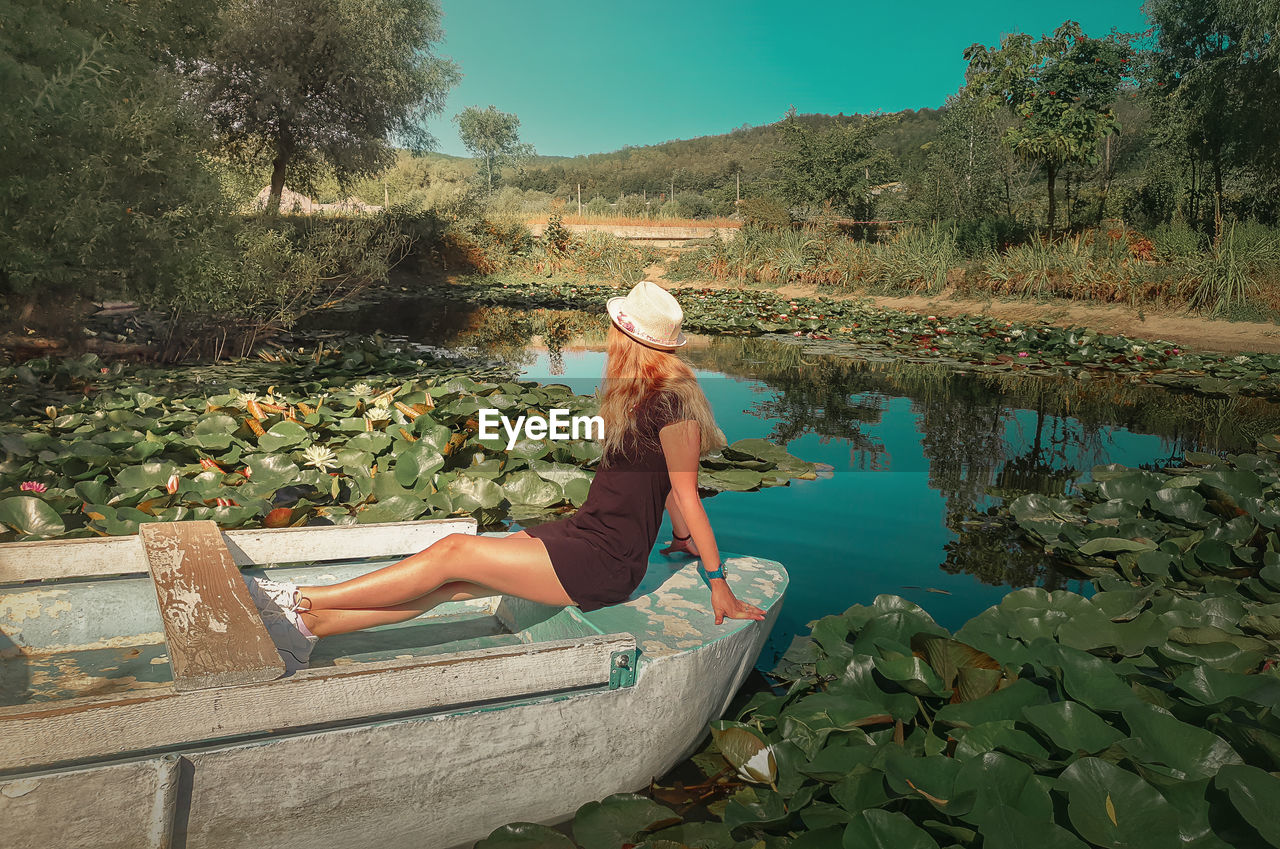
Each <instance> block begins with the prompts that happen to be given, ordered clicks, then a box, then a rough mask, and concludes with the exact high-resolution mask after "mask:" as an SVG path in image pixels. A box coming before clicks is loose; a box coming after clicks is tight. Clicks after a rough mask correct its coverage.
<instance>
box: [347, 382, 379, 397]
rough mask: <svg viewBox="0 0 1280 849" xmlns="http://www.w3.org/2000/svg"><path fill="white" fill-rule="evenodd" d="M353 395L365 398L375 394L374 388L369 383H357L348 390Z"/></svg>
mask: <svg viewBox="0 0 1280 849" xmlns="http://www.w3.org/2000/svg"><path fill="white" fill-rule="evenodd" d="M348 391H349V392H350V393H351V394H352V395H356V396H359V397H364V396H365V395H372V394H373V387H372V386H370V385H369V384H367V383H357V384H356V385H354V386H352V387H351V388H350V389H349V390H348Z"/></svg>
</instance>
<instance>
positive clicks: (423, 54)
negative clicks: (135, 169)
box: [186, 0, 459, 211]
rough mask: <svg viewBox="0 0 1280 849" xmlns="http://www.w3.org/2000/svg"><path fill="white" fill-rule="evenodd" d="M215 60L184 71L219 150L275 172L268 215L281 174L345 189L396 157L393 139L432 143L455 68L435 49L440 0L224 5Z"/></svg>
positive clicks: (417, 145) (279, 0)
mask: <svg viewBox="0 0 1280 849" xmlns="http://www.w3.org/2000/svg"><path fill="white" fill-rule="evenodd" d="M220 23H221V32H220V34H219V37H218V38H217V39H216V41H215V42H214V43H213V44H212V46H211V48H210V50H209V51H208V54H207V55H206V56H205V57H204V58H203V59H202V60H201V61H198V62H193V63H189V64H188V65H187V66H186V70H187V73H188V75H189V77H190V79H191V82H192V89H193V95H194V97H195V99H196V100H197V102H199V103H200V104H201V105H202V107H203V109H204V111H205V112H206V113H207V114H208V116H209V119H210V121H211V123H212V125H213V128H214V132H215V139H216V142H217V144H218V145H219V146H220V147H221V148H222V150H224V151H225V152H226V153H228V154H230V155H231V156H233V157H234V158H236V159H238V160H240V161H242V162H244V163H247V164H250V165H258V166H260V165H265V164H267V163H270V165H271V200H270V209H272V210H273V211H274V210H278V209H279V205H280V193H281V191H282V189H283V188H284V184H285V178H286V176H287V175H289V174H293V175H295V176H296V177H298V178H299V179H300V181H301V182H302V184H303V185H306V184H308V183H309V182H310V181H311V180H312V179H313V178H314V176H315V175H316V174H317V173H320V172H321V171H323V170H326V169H327V170H328V171H331V172H332V173H333V174H334V176H336V177H337V178H338V180H339V182H344V183H345V182H346V181H348V180H351V179H353V178H356V177H362V176H370V175H373V174H376V173H378V172H380V171H382V170H384V169H385V168H386V167H388V166H389V165H390V164H392V163H393V162H394V161H395V148H394V147H393V142H394V143H395V144H398V145H400V146H403V147H406V148H408V149H410V150H412V151H415V152H420V151H424V150H428V149H430V148H431V147H432V146H434V143H435V139H434V138H433V137H432V136H431V134H430V133H429V132H428V131H427V127H426V120H427V118H428V117H430V116H432V115H437V114H439V113H440V111H441V109H442V108H443V106H444V98H445V95H446V94H447V93H448V90H449V88H450V87H451V86H453V84H454V83H456V82H457V80H458V79H459V74H458V69H457V67H456V66H455V65H454V64H453V63H452V62H450V61H448V60H446V59H441V58H438V57H436V56H434V55H433V54H432V52H431V51H432V46H433V44H434V43H435V42H437V41H439V40H440V38H441V37H442V35H443V32H442V30H441V28H440V7H439V4H438V2H437V0H226V2H225V3H224V5H223V7H222V14H221V20H220Z"/></svg>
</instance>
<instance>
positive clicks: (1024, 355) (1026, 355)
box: [1018, 351, 1031, 357]
mask: <svg viewBox="0 0 1280 849" xmlns="http://www.w3.org/2000/svg"><path fill="white" fill-rule="evenodd" d="M1018 356H1019V357H1029V356H1031V355H1030V354H1028V353H1027V352H1026V351H1019V352H1018Z"/></svg>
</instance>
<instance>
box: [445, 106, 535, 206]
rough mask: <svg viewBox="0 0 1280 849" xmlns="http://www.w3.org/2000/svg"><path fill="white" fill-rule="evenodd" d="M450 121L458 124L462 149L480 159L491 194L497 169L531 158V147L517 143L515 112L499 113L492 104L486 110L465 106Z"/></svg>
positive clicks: (517, 124)
mask: <svg viewBox="0 0 1280 849" xmlns="http://www.w3.org/2000/svg"><path fill="white" fill-rule="evenodd" d="M453 120H454V121H455V122H457V124H458V135H459V137H460V138H461V139H462V144H463V146H465V147H466V149H467V150H469V151H471V154H472V155H473V156H475V157H477V158H478V159H480V161H481V166H482V170H483V173H484V178H485V188H486V189H487V190H489V191H493V178H494V175H495V173H496V172H497V170H498V169H499V168H501V167H503V166H505V165H515V164H517V163H519V162H521V161H523V160H525V159H528V158H529V157H531V156H533V155H534V150H533V145H531V144H524V143H522V142H521V141H520V119H519V118H518V117H517V116H516V115H515V113H514V112H499V111H498V109H497V107H495V106H493V105H492V104H490V105H489V106H488V108H486V109H481V108H480V107H479V106H468V107H467V108H466V109H463V110H462V111H461V112H459V113H458V114H457V115H455V116H453Z"/></svg>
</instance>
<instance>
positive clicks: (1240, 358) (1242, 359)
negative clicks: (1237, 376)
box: [1231, 354, 1249, 365]
mask: <svg viewBox="0 0 1280 849" xmlns="http://www.w3.org/2000/svg"><path fill="white" fill-rule="evenodd" d="M1231 362H1233V363H1235V364H1236V365H1244V364H1245V363H1247V362H1249V358H1248V357H1246V356H1245V355H1244V354H1241V355H1240V356H1238V357H1232V358H1231Z"/></svg>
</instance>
